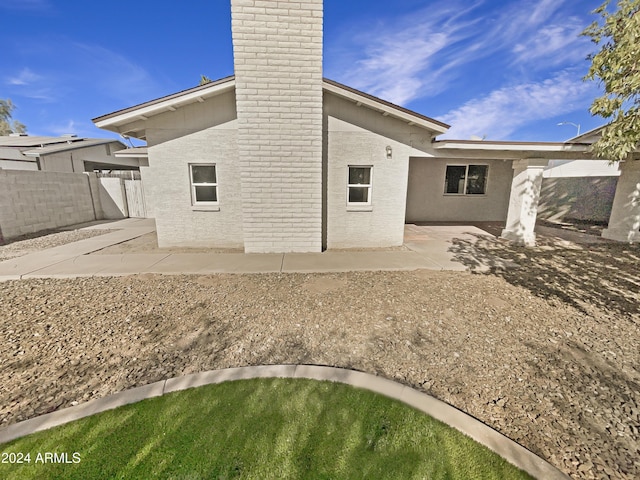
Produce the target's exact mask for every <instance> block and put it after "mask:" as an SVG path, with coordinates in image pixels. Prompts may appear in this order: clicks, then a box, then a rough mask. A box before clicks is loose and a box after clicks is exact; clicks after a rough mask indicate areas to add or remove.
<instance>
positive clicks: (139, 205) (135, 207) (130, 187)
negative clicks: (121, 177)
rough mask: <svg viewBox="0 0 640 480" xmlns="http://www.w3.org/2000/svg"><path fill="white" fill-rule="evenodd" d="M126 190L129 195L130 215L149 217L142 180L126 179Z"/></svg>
mask: <svg viewBox="0 0 640 480" xmlns="http://www.w3.org/2000/svg"><path fill="white" fill-rule="evenodd" d="M124 190H125V193H126V195H127V206H128V208H129V217H134V218H147V207H146V205H145V203H144V190H143V188H142V180H125V181H124Z"/></svg>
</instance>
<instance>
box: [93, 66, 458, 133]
mask: <svg viewBox="0 0 640 480" xmlns="http://www.w3.org/2000/svg"><path fill="white" fill-rule="evenodd" d="M235 86H236V83H235V77H233V76H231V77H226V78H223V79H220V80H216V81H214V82H210V83H206V84H204V85H200V86H198V87H194V88H191V89H188V90H183V91H181V92H178V93H175V94H173V95H168V96H166V97H162V98H159V99H156V100H151V101H149V102H146V103H142V104H140V105H136V106H133V107H130V108H126V109H124V110H118V111H117V112H113V113H110V114H107V115H103V116H101V117H97V118H94V119H93V123H95V125H96V126H97V127H98V128H104V129H105V130H110V131H112V132H116V133H119V134H121V135H124V136H131V137H134V138H139V139H141V140H145V139H146V125H145V123H146V120H148V119H149V118H150V117H153V116H154V115H159V114H162V113H165V112H170V111H175V110H177V109H178V108H180V107H183V106H185V105H189V104H191V103H196V102H204V101H205V100H206V99H208V98H211V97H215V96H217V95H221V94H223V93H226V92H229V91H232V90H234V89H235ZM322 88H323V91H325V92H331V93H333V94H334V95H337V96H340V97H342V98H345V99H347V100H350V101H352V102H354V103H355V104H356V105H358V106H364V107H367V108H370V109H372V110H375V111H378V112H381V113H382V114H383V115H384V116H391V117H394V118H397V119H399V120H401V121H404V122H406V123H407V124H409V125H418V126H420V127H423V128H426V129H428V130H430V131H431V132H432V133H433V135H434V136H435V135H440V134H442V133H445V132H446V131H447V130H448V129H449V125H447V124H446V123H442V122H439V121H438V120H434V119H433V118H429V117H426V116H424V115H421V114H419V113H416V112H413V111H411V110H408V109H406V108H404V107H400V106H398V105H394V104H392V103H389V102H387V101H385V100H382V99H380V98H377V97H374V96H372V95H369V94H367V93H364V92H361V91H359V90H355V89H353V88H350V87H347V86H346V85H342V84H340V83H338V82H334V81H333V80H329V79H326V78H325V79H323V82H322Z"/></svg>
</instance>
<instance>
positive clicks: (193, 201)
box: [189, 163, 220, 207]
mask: <svg viewBox="0 0 640 480" xmlns="http://www.w3.org/2000/svg"><path fill="white" fill-rule="evenodd" d="M193 167H213V168H214V169H215V173H216V181H215V183H209V182H206V183H195V182H194V181H193ZM189 186H190V190H191V205H193V206H194V207H195V206H218V205H219V204H220V194H219V191H218V166H217V165H216V164H215V163H190V164H189ZM196 187H215V188H216V199H217V200H216V201H215V202H202V201H200V202H199V201H197V200H196Z"/></svg>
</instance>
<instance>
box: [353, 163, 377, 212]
mask: <svg viewBox="0 0 640 480" xmlns="http://www.w3.org/2000/svg"><path fill="white" fill-rule="evenodd" d="M352 168H368V169H369V183H349V173H350V171H351V169H352ZM351 188H367V201H366V202H350V201H349V191H350V189H351ZM372 193H373V165H347V206H348V207H370V206H371V194H372Z"/></svg>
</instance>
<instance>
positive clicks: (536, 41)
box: [512, 17, 591, 66]
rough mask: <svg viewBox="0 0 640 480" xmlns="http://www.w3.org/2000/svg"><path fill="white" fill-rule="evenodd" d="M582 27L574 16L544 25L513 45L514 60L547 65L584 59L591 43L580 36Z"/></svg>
mask: <svg viewBox="0 0 640 480" xmlns="http://www.w3.org/2000/svg"><path fill="white" fill-rule="evenodd" d="M583 29H584V25H582V24H581V22H580V20H579V19H577V18H575V17H574V18H569V19H567V20H566V21H565V23H563V24H550V25H546V26H544V27H542V28H540V29H539V30H538V31H536V32H535V33H534V34H532V35H530V36H528V37H527V38H524V39H523V40H522V41H521V42H520V43H517V44H516V45H515V46H514V47H513V49H512V52H513V53H514V54H515V55H516V58H515V61H516V62H520V63H532V62H544V64H545V65H547V66H549V65H558V64H561V63H565V62H572V63H573V62H576V61H580V60H584V59H585V58H586V56H587V54H588V53H589V51H590V45H591V43H590V42H589V40H588V39H586V38H584V37H580V33H581V32H582V30H583Z"/></svg>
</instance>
